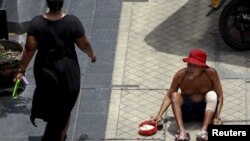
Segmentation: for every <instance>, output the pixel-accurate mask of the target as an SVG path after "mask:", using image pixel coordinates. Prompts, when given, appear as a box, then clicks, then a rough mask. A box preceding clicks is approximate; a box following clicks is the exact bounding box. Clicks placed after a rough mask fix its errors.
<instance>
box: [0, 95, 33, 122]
mask: <svg viewBox="0 0 250 141" xmlns="http://www.w3.org/2000/svg"><path fill="white" fill-rule="evenodd" d="M22 92H23V91H19V92H18V95H20V94H22ZM30 101H31V98H25V97H18V98H17V99H13V98H12V93H10V92H5V93H1V96H0V118H4V117H7V116H8V114H25V115H29V114H30V108H29V107H28V105H27V103H30Z"/></svg>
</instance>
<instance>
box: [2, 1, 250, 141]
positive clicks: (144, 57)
mask: <svg viewBox="0 0 250 141" xmlns="http://www.w3.org/2000/svg"><path fill="white" fill-rule="evenodd" d="M65 3H66V4H65V9H66V11H67V12H68V13H70V14H74V15H76V16H77V17H79V18H80V19H81V22H82V23H83V25H84V27H85V29H86V35H87V36H88V37H89V38H90V39H91V43H92V44H93V47H94V49H95V51H96V52H97V63H96V64H90V63H89V60H88V58H87V57H86V56H85V55H83V54H82V53H80V52H78V53H79V54H78V55H79V59H80V60H81V61H80V65H81V72H82V82H83V83H82V86H81V92H80V95H79V99H78V101H77V103H76V106H75V108H74V110H73V112H72V118H71V125H70V128H69V130H68V138H67V141H91V140H95V141H99V140H100V141H101V140H106V141H108V140H110V141H111V140H116V141H119V140H121V141H124V140H126V141H145V140H147V141H171V140H172V141H173V140H174V134H175V133H176V130H177V126H176V123H175V120H174V117H173V114H172V111H171V107H170V108H169V110H168V111H167V112H166V113H165V115H164V118H166V119H167V122H166V123H165V124H164V128H163V129H162V130H159V131H158V132H157V133H156V134H155V135H153V136H149V137H144V136H140V135H139V134H138V129H139V128H138V125H139V123H140V122H142V121H144V120H148V119H149V118H150V117H151V116H155V115H156V114H157V112H158V110H159V108H160V106H161V103H162V99H163V98H164V96H165V94H166V92H167V89H168V88H169V85H170V83H171V81H172V78H173V75H174V74H175V72H176V71H177V70H179V69H180V68H183V67H185V66H186V64H185V63H183V62H182V58H184V57H186V56H187V55H188V52H189V51H190V50H191V49H193V48H202V49H205V50H206V51H207V52H208V64H209V65H210V66H211V67H214V68H216V69H217V70H218V73H219V76H220V79H221V81H222V85H223V90H224V96H225V100H224V107H223V111H222V114H221V117H222V120H223V123H224V124H249V119H250V105H249V103H247V102H248V101H250V93H249V89H250V84H249V82H250V81H249V80H250V73H249V71H250V69H249V68H250V57H249V56H250V52H249V51H245V52H237V51H235V50H233V49H231V48H230V47H228V46H227V45H226V44H225V43H224V42H223V41H222V39H221V37H220V36H219V32H218V18H219V14H220V11H218V12H217V13H215V14H214V15H212V16H210V17H205V16H206V14H207V12H208V11H209V7H208V3H209V1H201V0H65ZM24 37H25V35H23V36H18V37H17V38H13V39H15V40H18V41H19V42H20V43H22V44H24V42H25V38H24ZM32 68H33V66H32V65H30V66H29V68H28V70H27V78H28V79H29V81H30V85H29V86H28V87H27V88H26V89H25V92H24V93H22V94H21V95H20V97H19V98H18V100H16V101H13V100H12V99H10V98H9V97H1V99H0V126H1V127H0V128H1V130H0V141H27V140H28V141H40V137H41V135H42V133H43V129H44V126H45V125H44V123H43V122H42V121H39V120H38V121H37V124H38V125H39V127H38V128H35V127H33V126H32V125H31V123H30V121H29V113H30V107H31V100H32V92H33V90H34V87H35V83H34V79H33V74H32V71H33V70H32ZM185 127H186V128H187V130H188V131H189V132H190V133H191V141H195V137H196V133H197V131H198V130H199V128H200V123H188V124H186V125H185Z"/></svg>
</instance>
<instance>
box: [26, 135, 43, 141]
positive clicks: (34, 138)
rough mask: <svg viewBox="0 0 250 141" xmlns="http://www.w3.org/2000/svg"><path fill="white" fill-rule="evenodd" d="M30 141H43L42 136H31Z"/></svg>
mask: <svg viewBox="0 0 250 141" xmlns="http://www.w3.org/2000/svg"><path fill="white" fill-rule="evenodd" d="M28 141H41V136H29V138H28Z"/></svg>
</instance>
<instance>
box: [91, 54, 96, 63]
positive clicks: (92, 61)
mask: <svg viewBox="0 0 250 141" xmlns="http://www.w3.org/2000/svg"><path fill="white" fill-rule="evenodd" d="M89 57H90V58H91V63H95V62H96V55H95V53H93V55H92V56H89Z"/></svg>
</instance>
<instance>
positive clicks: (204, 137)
mask: <svg viewBox="0 0 250 141" xmlns="http://www.w3.org/2000/svg"><path fill="white" fill-rule="evenodd" d="M196 139H197V141H208V134H207V131H204V130H201V131H199V132H198V134H197V138H196Z"/></svg>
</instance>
